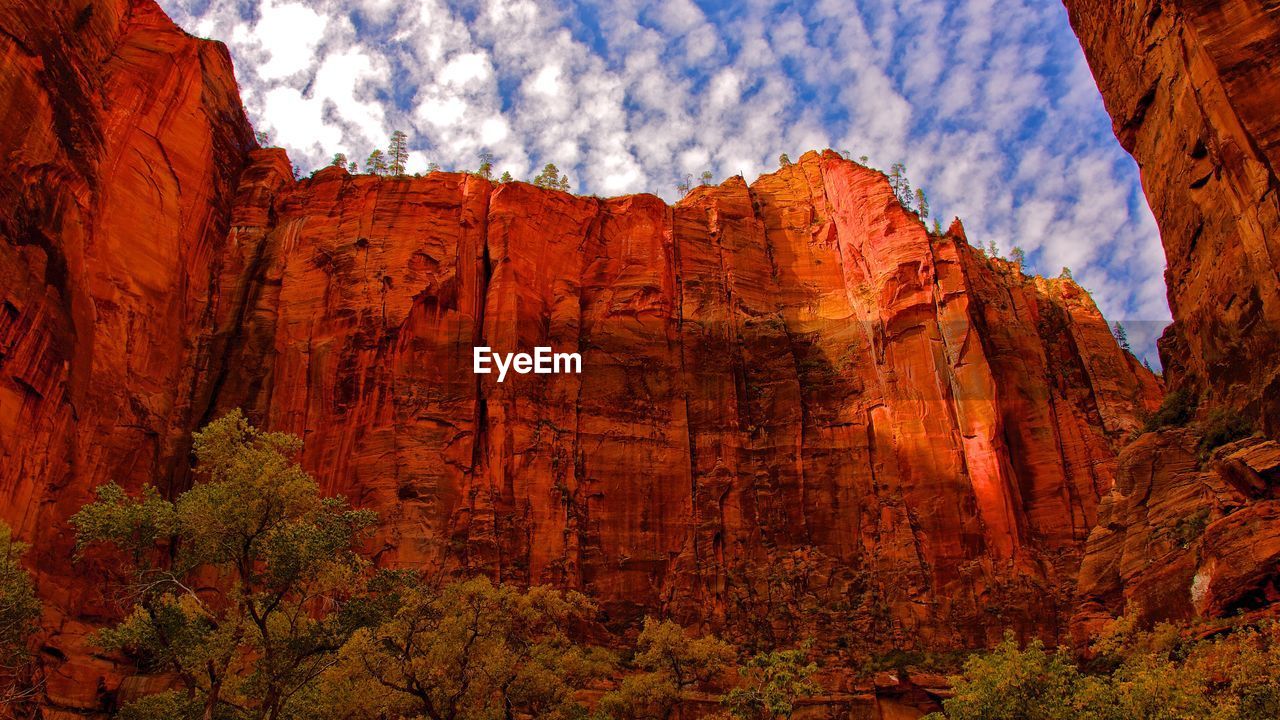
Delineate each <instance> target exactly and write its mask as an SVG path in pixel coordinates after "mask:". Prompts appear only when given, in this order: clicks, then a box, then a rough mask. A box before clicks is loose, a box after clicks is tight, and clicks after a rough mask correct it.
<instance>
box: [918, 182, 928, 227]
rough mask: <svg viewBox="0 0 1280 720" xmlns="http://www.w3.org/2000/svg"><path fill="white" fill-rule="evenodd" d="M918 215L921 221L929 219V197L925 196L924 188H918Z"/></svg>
mask: <svg viewBox="0 0 1280 720" xmlns="http://www.w3.org/2000/svg"><path fill="white" fill-rule="evenodd" d="M916 214H918V215H919V216H920V219H921V220H928V219H929V196H928V195H925V192H924V188H916Z"/></svg>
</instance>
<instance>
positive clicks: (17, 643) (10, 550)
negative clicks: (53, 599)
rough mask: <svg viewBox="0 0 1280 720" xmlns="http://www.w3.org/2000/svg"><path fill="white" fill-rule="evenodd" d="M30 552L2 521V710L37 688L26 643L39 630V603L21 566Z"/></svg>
mask: <svg viewBox="0 0 1280 720" xmlns="http://www.w3.org/2000/svg"><path fill="white" fill-rule="evenodd" d="M27 549H28V547H27V545H26V543H21V542H18V541H16V540H14V539H13V532H12V531H11V530H10V529H9V526H8V525H5V524H4V523H2V522H0V707H2V706H8V705H12V704H14V703H17V702H20V701H23V700H26V699H28V698H30V697H31V696H32V695H33V694H34V692H35V689H36V688H34V687H33V678H32V674H33V670H34V668H33V666H32V656H31V652H30V650H29V648H28V646H27V643H28V640H30V638H31V636H32V635H33V634H35V632H36V630H37V629H38V628H37V625H36V623H37V622H39V620H40V601H39V600H38V599H37V598H36V591H35V585H34V584H33V583H32V582H31V575H30V574H29V573H28V572H27V570H26V568H24V567H23V566H22V556H23V555H25V554H26V552H27Z"/></svg>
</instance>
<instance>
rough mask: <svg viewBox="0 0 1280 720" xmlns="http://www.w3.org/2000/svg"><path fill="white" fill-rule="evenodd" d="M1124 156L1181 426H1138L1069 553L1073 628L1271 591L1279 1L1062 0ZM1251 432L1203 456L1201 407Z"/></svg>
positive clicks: (1259, 605) (1274, 596)
mask: <svg viewBox="0 0 1280 720" xmlns="http://www.w3.org/2000/svg"><path fill="white" fill-rule="evenodd" d="M1065 2H1066V6H1067V9H1068V11H1069V13H1070V17H1071V22H1072V24H1073V25H1074V27H1075V30H1076V33H1077V34H1078V35H1079V36H1080V40H1081V43H1082V44H1083V46H1084V49H1085V54H1086V56H1087V57H1088V59H1089V63H1090V65H1091V67H1092V68H1093V72H1094V76H1095V77H1096V78H1097V80H1098V85H1099V87H1100V88H1101V90H1102V93H1103V98H1104V99H1105V101H1106V104H1107V108H1108V110H1109V111H1110V112H1111V115H1112V117H1113V118H1114V120H1115V129H1116V136H1117V137H1118V138H1119V139H1120V142H1121V144H1123V145H1124V147H1125V148H1126V149H1127V150H1129V152H1130V153H1132V154H1133V156H1134V158H1136V159H1137V161H1138V163H1139V165H1140V166H1141V167H1142V176H1143V185H1144V187H1145V189H1146V193H1147V198H1148V200H1149V201H1150V203H1151V207H1152V210H1153V211H1154V212H1155V215H1156V220H1157V221H1158V223H1159V225H1160V231H1161V238H1162V240H1163V242H1164V246H1165V250H1166V255H1167V256H1168V261H1169V269H1168V271H1167V273H1166V277H1167V279H1168V284H1169V304H1170V307H1171V308H1172V309H1173V315H1174V319H1175V323H1174V325H1173V326H1172V327H1171V328H1170V330H1169V331H1168V332H1167V333H1166V335H1165V337H1164V338H1163V340H1162V342H1161V356H1162V358H1163V360H1164V363H1165V367H1166V369H1167V377H1168V378H1169V382H1170V384H1171V386H1173V387H1174V388H1179V389H1183V390H1186V391H1188V392H1189V393H1192V394H1196V395H1199V396H1200V399H1201V403H1200V419H1201V421H1202V422H1201V423H1197V424H1195V425H1193V426H1192V427H1190V428H1186V429H1165V430H1161V431H1159V432H1156V433H1150V434H1147V435H1144V436H1143V437H1142V438H1141V439H1139V440H1138V441H1137V442H1135V443H1134V444H1132V445H1131V446H1129V447H1128V448H1126V449H1125V450H1124V451H1123V453H1122V454H1121V457H1120V467H1119V470H1118V473H1117V483H1116V487H1115V488H1114V490H1113V491H1112V492H1111V493H1110V494H1109V495H1108V496H1107V497H1105V498H1104V499H1103V502H1102V506H1101V509H1100V511H1099V526H1098V527H1097V528H1096V529H1095V530H1094V532H1093V534H1092V536H1091V537H1090V539H1089V542H1088V549H1087V552H1086V557H1085V560H1084V563H1083V566H1082V568H1081V573H1080V578H1079V587H1080V593H1081V605H1080V608H1079V611H1078V613H1077V615H1076V618H1075V619H1076V626H1075V628H1074V633H1075V635H1076V639H1077V640H1078V641H1083V640H1084V639H1085V638H1087V637H1088V636H1089V634H1090V633H1091V632H1092V631H1093V630H1096V629H1097V628H1098V627H1099V626H1100V624H1101V623H1102V622H1105V620H1107V619H1108V618H1111V617H1114V616H1117V615H1119V614H1121V613H1125V612H1128V613H1133V614H1136V615H1137V616H1138V617H1139V618H1140V619H1142V620H1144V621H1155V620H1163V619H1179V620H1186V619H1191V618H1195V617H1206V618H1215V617H1222V616H1226V615H1229V614H1234V613H1237V612H1252V611H1256V610H1264V609H1267V608H1274V604H1275V603H1276V602H1277V601H1278V600H1280V585H1278V584H1277V583H1278V581H1280V500H1278V499H1277V493H1276V490H1275V488H1276V484H1277V481H1280V476H1277V460H1276V459H1277V457H1280V446H1278V445H1276V444H1275V443H1274V442H1271V441H1270V440H1267V439H1265V437H1271V438H1274V437H1275V436H1276V433H1277V430H1278V429H1280V392H1277V390H1278V389H1280V388H1278V387H1277V367H1278V363H1280V342H1277V340H1278V337H1280V336H1278V334H1277V327H1278V326H1277V320H1278V319H1280V283H1278V282H1277V270H1280V262H1278V261H1277V260H1276V258H1277V251H1278V250H1280V246H1278V243H1280V232H1278V231H1280V195H1278V194H1277V191H1278V190H1280V182H1277V176H1276V169H1277V167H1280V164H1278V163H1280V124H1278V123H1277V119H1276V118H1277V114H1276V109H1277V108H1278V107H1280V69H1277V68H1278V67H1280V65H1277V59H1278V57H1277V56H1278V55H1280V6H1277V5H1276V4H1275V3H1261V4H1259V3H1257V2H1248V1H1247V0H1215V1H1214V2H1188V1H1184V0H1130V1H1128V2H1100V1H1096V0H1065ZM1236 412H1242V413H1243V414H1244V416H1245V417H1246V418H1249V419H1254V420H1256V421H1257V424H1258V425H1259V427H1260V429H1261V430H1262V435H1264V436H1265V437H1255V438H1252V439H1249V440H1245V441H1241V442H1239V443H1235V444H1230V445H1227V446H1226V447H1223V448H1221V449H1219V450H1217V451H1215V452H1214V453H1213V454H1212V456H1208V455H1207V452H1206V450H1207V449H1206V448H1205V447H1204V439H1203V438H1204V436H1205V432H1206V429H1207V428H1206V426H1211V425H1212V424H1213V422H1214V414H1215V413H1218V414H1219V417H1221V416H1223V415H1222V414H1224V413H1225V414H1231V413H1236Z"/></svg>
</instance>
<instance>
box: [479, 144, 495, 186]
mask: <svg viewBox="0 0 1280 720" xmlns="http://www.w3.org/2000/svg"><path fill="white" fill-rule="evenodd" d="M478 157H479V158H480V167H479V169H477V170H476V175H479V176H480V177H482V178H484V179H485V180H492V179H493V153H491V152H489V151H488V150H481V151H480V152H479V154H478Z"/></svg>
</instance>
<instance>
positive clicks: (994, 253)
mask: <svg viewBox="0 0 1280 720" xmlns="http://www.w3.org/2000/svg"><path fill="white" fill-rule="evenodd" d="M987 255H988V256H990V257H993V258H998V257H1000V248H999V247H997V246H996V241H995V240H992V241H991V242H989V243H987Z"/></svg>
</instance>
